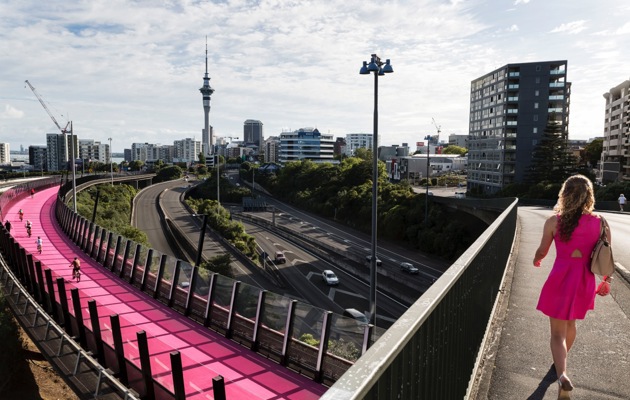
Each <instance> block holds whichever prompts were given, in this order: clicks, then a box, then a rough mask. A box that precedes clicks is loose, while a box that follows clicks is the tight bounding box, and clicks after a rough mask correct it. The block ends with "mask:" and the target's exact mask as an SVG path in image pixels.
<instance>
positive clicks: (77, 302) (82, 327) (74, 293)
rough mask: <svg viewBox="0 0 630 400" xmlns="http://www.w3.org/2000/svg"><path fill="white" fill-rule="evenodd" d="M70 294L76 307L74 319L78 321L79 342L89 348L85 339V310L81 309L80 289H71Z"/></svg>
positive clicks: (73, 305)
mask: <svg viewBox="0 0 630 400" xmlns="http://www.w3.org/2000/svg"><path fill="white" fill-rule="evenodd" d="M70 296H71V297H72V307H73V308H74V319H75V320H76V321H77V330H78V333H77V334H78V336H79V343H81V347H83V348H84V349H85V348H87V340H85V325H84V324H83V311H82V310H81V298H80V297H79V289H77V288H72V289H70Z"/></svg>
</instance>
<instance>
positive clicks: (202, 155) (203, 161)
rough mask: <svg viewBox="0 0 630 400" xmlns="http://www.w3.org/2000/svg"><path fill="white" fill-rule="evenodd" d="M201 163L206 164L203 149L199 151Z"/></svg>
mask: <svg viewBox="0 0 630 400" xmlns="http://www.w3.org/2000/svg"><path fill="white" fill-rule="evenodd" d="M198 157H199V164H202V165H206V156H205V155H204V154H203V151H202V152H200V153H199V156H198Z"/></svg>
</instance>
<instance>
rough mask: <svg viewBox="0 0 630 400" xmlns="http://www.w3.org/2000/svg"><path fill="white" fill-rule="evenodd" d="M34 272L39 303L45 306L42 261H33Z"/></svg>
mask: <svg viewBox="0 0 630 400" xmlns="http://www.w3.org/2000/svg"><path fill="white" fill-rule="evenodd" d="M35 274H36V275H37V288H38V289H39V304H41V305H42V306H44V307H46V287H45V286H44V274H43V273H42V263H41V261H39V260H36V261H35Z"/></svg>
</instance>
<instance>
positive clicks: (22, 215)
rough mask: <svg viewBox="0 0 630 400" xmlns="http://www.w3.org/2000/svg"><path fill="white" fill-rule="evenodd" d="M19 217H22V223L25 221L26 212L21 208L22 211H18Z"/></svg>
mask: <svg viewBox="0 0 630 400" xmlns="http://www.w3.org/2000/svg"><path fill="white" fill-rule="evenodd" d="M18 215H19V216H20V221H22V220H23V219H24V211H23V210H22V209H21V208H20V211H18Z"/></svg>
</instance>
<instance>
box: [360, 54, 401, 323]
mask: <svg viewBox="0 0 630 400" xmlns="http://www.w3.org/2000/svg"><path fill="white" fill-rule="evenodd" d="M370 72H373V73H374V134H373V136H374V137H373V138H372V139H373V144H372V258H371V260H370V310H369V312H370V316H369V319H370V323H371V324H372V325H374V326H376V236H377V235H376V219H377V204H376V199H377V197H378V196H377V194H378V76H379V75H385V74H388V73H391V72H394V69H393V68H392V65H391V64H390V61H389V59H387V60H386V61H385V62H382V61H381V59H380V58H379V56H377V55H376V54H372V59H371V60H370V64H369V65H368V63H367V61H363V66H362V67H361V70H360V71H359V74H361V75H369V74H370Z"/></svg>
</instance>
